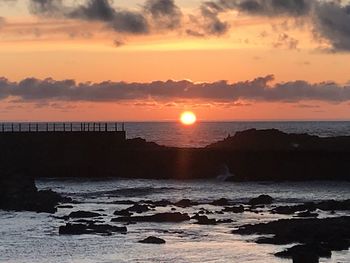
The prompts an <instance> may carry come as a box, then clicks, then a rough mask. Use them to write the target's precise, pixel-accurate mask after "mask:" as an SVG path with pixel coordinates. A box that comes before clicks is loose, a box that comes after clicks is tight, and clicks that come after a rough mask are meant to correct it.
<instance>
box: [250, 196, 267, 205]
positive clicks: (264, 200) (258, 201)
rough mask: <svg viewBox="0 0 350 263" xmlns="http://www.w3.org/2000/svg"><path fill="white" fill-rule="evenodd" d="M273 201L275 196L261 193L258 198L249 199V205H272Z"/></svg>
mask: <svg viewBox="0 0 350 263" xmlns="http://www.w3.org/2000/svg"><path fill="white" fill-rule="evenodd" d="M272 202H273V198H272V197H271V196H269V195H259V196H258V197H256V198H252V199H251V200H250V201H249V205H252V206H256V205H270V204H272Z"/></svg>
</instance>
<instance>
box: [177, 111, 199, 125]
mask: <svg viewBox="0 0 350 263" xmlns="http://www.w3.org/2000/svg"><path fill="white" fill-rule="evenodd" d="M180 121H181V123H182V124H184V125H192V124H194V123H195V122H196V121H197V117H196V115H195V114H194V113H193V112H191V111H185V112H183V113H181V116H180Z"/></svg>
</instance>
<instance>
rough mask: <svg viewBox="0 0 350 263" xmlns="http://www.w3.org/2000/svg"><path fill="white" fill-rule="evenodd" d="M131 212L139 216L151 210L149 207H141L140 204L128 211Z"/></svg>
mask: <svg viewBox="0 0 350 263" xmlns="http://www.w3.org/2000/svg"><path fill="white" fill-rule="evenodd" d="M126 210H127V211H129V212H135V213H137V214H141V213H144V212H147V211H149V210H150V208H149V207H148V205H140V204H134V205H133V206H131V207H129V208H127V209H126Z"/></svg>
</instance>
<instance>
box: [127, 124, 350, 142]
mask: <svg viewBox="0 0 350 263" xmlns="http://www.w3.org/2000/svg"><path fill="white" fill-rule="evenodd" d="M252 128H255V129H279V130H281V131H284V132H287V133H309V134H312V135H318V136H321V137H326V136H350V122H346V121H342V122H340V121H339V122H326V121H323V122H311V121H305V122H198V123H196V124H195V125H193V126H184V125H182V124H181V123H178V122H158V123H157V122H148V123H147V122H146V123H144V122H133V123H132V122H131V123H125V129H126V132H127V137H128V138H135V137H142V138H145V139H146V140H149V141H153V142H157V143H159V144H162V145H167V146H180V147H202V146H206V145H208V144H210V143H213V142H215V141H218V140H222V139H224V138H226V137H227V136H229V135H234V134H235V132H237V131H243V130H247V129H252Z"/></svg>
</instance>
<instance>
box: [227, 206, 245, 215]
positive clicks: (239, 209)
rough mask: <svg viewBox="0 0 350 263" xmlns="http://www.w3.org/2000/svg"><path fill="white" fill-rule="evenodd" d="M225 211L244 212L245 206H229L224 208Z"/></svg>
mask: <svg viewBox="0 0 350 263" xmlns="http://www.w3.org/2000/svg"><path fill="white" fill-rule="evenodd" d="M222 211H223V212H231V213H243V212H244V207H243V205H240V206H227V207H225V208H224V209H223V210H222Z"/></svg>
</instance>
